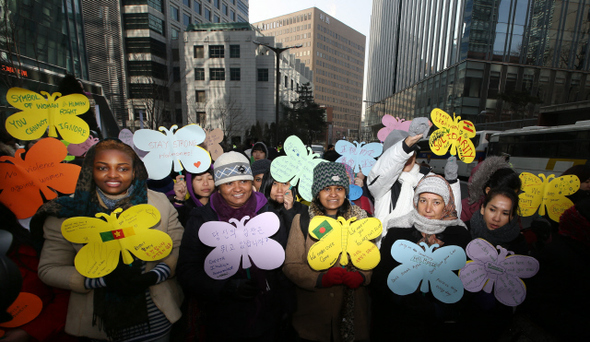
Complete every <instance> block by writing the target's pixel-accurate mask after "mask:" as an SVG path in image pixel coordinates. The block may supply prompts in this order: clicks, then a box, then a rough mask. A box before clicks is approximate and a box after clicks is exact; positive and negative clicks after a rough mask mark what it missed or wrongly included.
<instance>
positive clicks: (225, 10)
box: [221, 2, 227, 15]
mask: <svg viewBox="0 0 590 342" xmlns="http://www.w3.org/2000/svg"><path fill="white" fill-rule="evenodd" d="M221 12H223V14H225V15H227V5H226V4H225V2H224V3H223V5H222V8H221Z"/></svg>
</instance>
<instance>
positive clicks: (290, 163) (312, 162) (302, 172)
mask: <svg viewBox="0 0 590 342" xmlns="http://www.w3.org/2000/svg"><path fill="white" fill-rule="evenodd" d="M283 148H284V150H285V153H286V154H287V155H286V156H281V157H277V158H275V159H274V160H273V162H272V164H271V165H270V174H271V175H272V177H273V178H274V179H275V180H276V181H278V182H282V183H286V182H290V183H291V185H293V186H295V185H296V184H297V183H298V182H299V185H298V186H297V190H298V191H299V194H300V195H301V197H303V199H304V200H306V201H309V202H311V200H312V199H313V196H312V194H311V186H312V184H313V169H314V167H316V165H318V164H319V163H323V162H326V160H324V159H321V158H320V155H319V154H317V153H313V151H312V149H311V147H305V145H304V144H303V142H302V141H301V139H299V138H298V137H297V136H296V135H292V136H290V137H289V138H287V140H285V144H284V145H283Z"/></svg>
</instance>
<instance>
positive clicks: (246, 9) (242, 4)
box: [238, 0, 248, 15]
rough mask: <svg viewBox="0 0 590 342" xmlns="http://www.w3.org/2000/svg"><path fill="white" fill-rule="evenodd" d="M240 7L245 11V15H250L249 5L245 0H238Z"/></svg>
mask: <svg viewBox="0 0 590 342" xmlns="http://www.w3.org/2000/svg"><path fill="white" fill-rule="evenodd" d="M238 9H239V10H240V11H241V12H242V13H244V14H245V15H248V5H246V4H245V3H244V2H243V1H241V0H238Z"/></svg>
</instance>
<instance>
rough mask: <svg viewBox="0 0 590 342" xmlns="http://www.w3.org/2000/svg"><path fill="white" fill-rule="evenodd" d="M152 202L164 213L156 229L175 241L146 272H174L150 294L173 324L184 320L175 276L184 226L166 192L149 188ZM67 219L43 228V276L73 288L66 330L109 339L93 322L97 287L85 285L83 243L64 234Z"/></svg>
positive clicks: (49, 222)
mask: <svg viewBox="0 0 590 342" xmlns="http://www.w3.org/2000/svg"><path fill="white" fill-rule="evenodd" d="M148 204H151V205H153V206H154V207H156V208H157V209H158V211H159V212H160V216H161V219H160V223H158V225H156V226H155V227H153V228H152V229H157V230H160V231H162V232H165V233H166V234H168V235H170V237H171V238H172V242H173V248H172V252H171V253H170V254H169V255H168V256H167V257H165V258H164V259H161V260H157V261H152V262H147V263H146V272H147V271H149V270H151V269H153V268H154V267H155V266H156V265H157V264H158V263H160V262H164V263H166V264H167V265H168V266H169V267H170V269H171V271H172V273H171V278H168V280H166V281H164V282H162V283H159V284H156V285H154V286H150V287H149V292H150V296H151V298H152V300H153V302H154V304H155V305H156V306H157V307H158V309H160V311H162V313H164V315H165V316H166V318H168V320H169V321H170V322H171V323H174V322H176V321H177V320H178V319H180V316H181V312H180V304H181V302H182V293H181V291H180V288H179V287H178V284H177V283H176V279H175V278H172V277H173V276H174V270H175V268H176V262H177V258H178V251H179V247H180V240H181V238H182V234H183V228H182V225H181V224H180V222H179V221H178V213H177V212H176V209H174V207H173V206H172V205H171V204H170V202H169V201H168V198H166V196H165V195H164V194H162V193H158V192H155V191H152V190H148ZM65 220H66V219H65V218H57V217H54V216H50V217H49V218H47V219H46V220H45V224H44V227H43V230H44V237H45V243H44V245H43V250H42V251H41V258H40V262H39V278H41V280H42V281H43V282H44V283H46V284H47V285H50V286H54V287H57V288H60V289H66V290H71V295H70V302H69V305H68V314H67V319H66V332H67V333H69V334H72V335H74V336H87V337H90V338H94V339H101V340H105V339H107V336H106V334H105V333H104V332H103V331H101V330H100V329H99V326H98V325H96V324H95V325H93V324H92V318H93V311H94V304H93V303H94V302H93V300H94V290H90V289H86V288H85V287H84V280H85V277H84V276H82V275H81V274H80V273H79V272H78V271H77V270H76V268H75V267H74V258H75V256H76V253H77V252H78V251H79V250H80V249H81V248H82V247H83V246H84V245H83V244H77V243H71V242H69V241H67V240H66V239H65V238H64V237H63V235H62V233H61V225H62V223H63V221H65Z"/></svg>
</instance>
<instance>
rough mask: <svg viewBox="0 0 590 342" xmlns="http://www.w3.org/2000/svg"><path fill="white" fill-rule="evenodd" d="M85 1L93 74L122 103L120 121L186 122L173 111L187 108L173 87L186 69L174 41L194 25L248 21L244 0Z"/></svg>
mask: <svg viewBox="0 0 590 342" xmlns="http://www.w3.org/2000/svg"><path fill="white" fill-rule="evenodd" d="M83 6H84V14H85V16H84V20H85V22H87V25H91V27H90V28H87V30H86V34H87V37H88V39H87V41H88V51H89V60H90V64H91V78H92V79H93V80H96V81H97V82H100V83H101V84H103V86H104V89H105V90H104V91H105V94H107V97H108V98H109V99H110V100H111V102H112V105H113V107H115V108H118V109H120V114H119V119H120V121H121V122H120V123H121V124H122V125H125V126H130V127H132V128H138V127H140V126H141V125H142V124H145V125H147V126H150V127H152V128H154V127H156V126H159V125H168V126H169V125H171V124H173V123H179V124H180V123H181V122H182V117H181V116H179V115H176V114H174V113H178V111H177V110H178V109H180V108H182V105H181V103H175V101H174V87H175V86H177V85H178V84H179V82H180V78H182V77H183V75H179V74H178V66H177V65H178V61H179V51H178V49H177V48H173V47H172V45H175V44H173V42H175V41H176V40H178V39H181V37H182V32H184V31H185V30H186V29H187V27H188V26H189V25H192V24H200V23H231V22H246V23H247V22H248V1H245V0H100V1H97V0H83ZM97 37H99V38H100V39H96V38H97ZM176 46H177V44H176ZM174 63H176V66H175V65H174ZM140 119H141V121H142V123H140Z"/></svg>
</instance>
